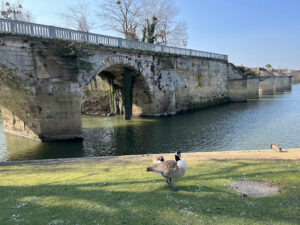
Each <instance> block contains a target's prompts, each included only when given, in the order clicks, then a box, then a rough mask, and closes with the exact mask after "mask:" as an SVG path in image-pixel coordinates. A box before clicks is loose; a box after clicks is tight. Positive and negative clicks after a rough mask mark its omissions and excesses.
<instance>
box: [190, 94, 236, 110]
mask: <svg viewBox="0 0 300 225" xmlns="http://www.w3.org/2000/svg"><path fill="white" fill-rule="evenodd" d="M229 101H230V98H229V97H224V98H214V99H212V100H210V101H207V102H201V103H191V104H189V105H188V110H194V109H201V108H206V107H211V106H215V105H221V104H225V103H228V102H229Z"/></svg>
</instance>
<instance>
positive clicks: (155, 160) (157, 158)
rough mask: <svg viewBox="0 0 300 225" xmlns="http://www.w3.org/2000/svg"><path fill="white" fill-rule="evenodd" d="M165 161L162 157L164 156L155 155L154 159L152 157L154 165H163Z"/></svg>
mask: <svg viewBox="0 0 300 225" xmlns="http://www.w3.org/2000/svg"><path fill="white" fill-rule="evenodd" d="M164 160H165V159H164V157H163V156H162V155H154V156H153V157H152V161H153V163H154V164H155V163H161V162H163V161H164Z"/></svg>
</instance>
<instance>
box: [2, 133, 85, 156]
mask: <svg viewBox="0 0 300 225" xmlns="http://www.w3.org/2000/svg"><path fill="white" fill-rule="evenodd" d="M5 139H6V146H7V158H8V159H9V160H27V159H52V158H68V157H70V158H75V157H83V156H84V151H83V144H82V143H80V142H79V143H75V142H61V143H55V142H49V143H41V142H37V141H32V140H29V139H26V138H22V137H17V136H14V135H10V134H6V135H5Z"/></svg>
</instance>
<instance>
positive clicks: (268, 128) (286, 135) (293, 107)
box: [0, 84, 300, 161]
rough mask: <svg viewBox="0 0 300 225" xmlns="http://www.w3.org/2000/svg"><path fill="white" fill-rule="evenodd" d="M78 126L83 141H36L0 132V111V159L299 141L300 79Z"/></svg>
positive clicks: (295, 144) (296, 143)
mask: <svg viewBox="0 0 300 225" xmlns="http://www.w3.org/2000/svg"><path fill="white" fill-rule="evenodd" d="M82 126H83V137H84V141H83V142H82V143H81V142H57V143H39V142H35V141H31V140H27V139H25V138H20V137H16V136H12V135H7V134H6V135H4V134H3V123H2V118H1V117H0V161H8V160H27V159H52V158H72V157H90V156H92V157H93V156H107V155H130V154H145V153H168V152H175V151H177V150H181V151H182V152H195V151H224V150H247V149H267V148H270V144H271V143H279V144H280V145H281V146H282V147H283V148H295V147H299V144H300V135H299V134H300V84H297V85H293V90H292V92H285V93H279V94H276V95H274V96H265V97H263V98H260V99H259V100H250V101H248V102H240V103H229V104H225V105H221V106H215V107H210V108H206V109H201V110H196V111H191V112H185V113H181V114H178V115H175V116H170V117H161V118H134V119H132V120H131V121H124V120H123V119H122V118H121V117H83V119H82Z"/></svg>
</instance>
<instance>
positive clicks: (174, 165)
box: [147, 151, 187, 191]
mask: <svg viewBox="0 0 300 225" xmlns="http://www.w3.org/2000/svg"><path fill="white" fill-rule="evenodd" d="M180 157H181V153H180V151H177V152H176V154H175V160H166V161H164V160H163V161H160V163H155V164H154V165H153V166H151V167H148V168H147V172H150V171H151V172H156V173H159V174H161V175H162V176H163V177H165V178H167V180H166V181H167V184H168V185H169V187H170V188H171V189H172V190H173V191H177V188H176V187H175V186H174V185H172V184H171V182H172V179H173V178H179V177H182V176H183V175H184V174H185V171H186V168H187V166H186V163H185V162H184V160H182V159H180Z"/></svg>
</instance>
